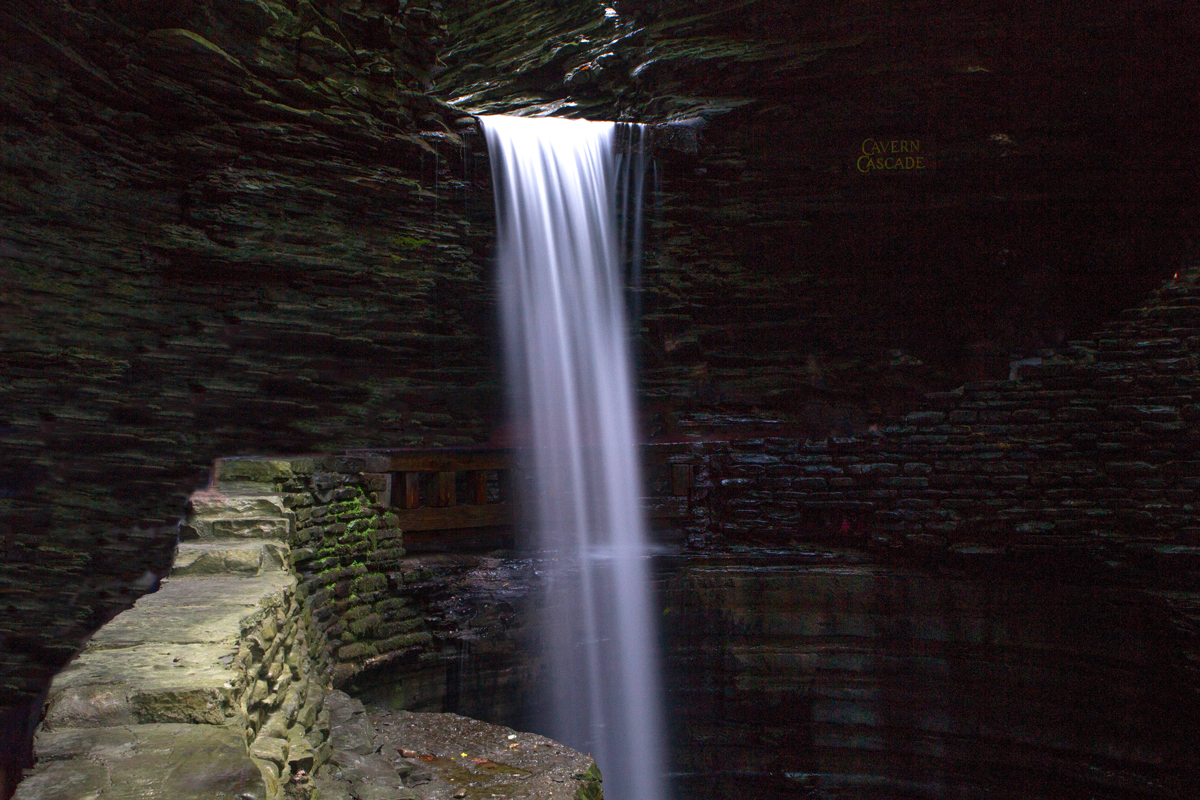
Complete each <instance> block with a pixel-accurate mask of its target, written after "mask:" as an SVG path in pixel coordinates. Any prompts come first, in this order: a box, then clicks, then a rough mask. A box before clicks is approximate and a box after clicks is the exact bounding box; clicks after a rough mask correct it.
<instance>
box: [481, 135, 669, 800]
mask: <svg viewBox="0 0 1200 800" xmlns="http://www.w3.org/2000/svg"><path fill="white" fill-rule="evenodd" d="M483 126H484V130H485V132H486V134H487V141H488V149H489V152H490V154H491V160H492V170H493V178H494V183H495V187H496V213H497V217H498V226H497V227H498V248H497V250H498V260H499V271H500V294H501V318H502V320H503V328H504V341H505V351H506V358H507V368H508V374H509V375H508V382H509V385H510V388H511V395H512V398H513V403H514V415H515V417H516V418H517V424H518V426H519V428H518V429H519V430H525V431H527V436H528V448H527V452H528V453H529V459H530V463H528V464H527V465H526V467H527V469H528V470H529V471H530V472H531V474H532V475H533V480H534V497H532V498H531V502H529V503H528V504H527V505H528V506H529V508H528V511H529V517H530V520H529V522H530V524H531V525H532V527H533V528H534V530H536V531H537V535H538V537H539V543H540V546H541V547H542V548H543V549H545V550H546V551H548V552H549V555H548V558H547V561H546V562H545V563H546V564H547V565H549V566H548V567H547V569H546V570H545V576H544V583H545V587H544V588H545V591H546V603H545V608H546V612H545V618H544V620H543V624H542V631H543V635H544V640H543V643H544V646H545V650H546V658H547V661H548V662H549V667H550V670H551V676H552V677H551V679H550V684H551V685H550V686H547V687H545V689H546V690H547V692H548V693H549V699H550V703H549V705H550V708H551V711H550V715H549V716H550V718H549V719H547V720H546V721H545V725H546V730H545V731H544V732H545V733H547V734H548V735H550V736H552V737H554V738H556V739H558V740H560V741H562V742H564V743H566V744H569V745H571V746H572V747H575V748H576V749H578V750H582V751H584V752H590V753H591V754H592V756H593V757H594V758H595V759H596V762H597V763H598V764H599V766H600V769H601V771H602V772H603V774H604V794H605V797H606V798H609V800H661V799H662V798H663V797H664V796H665V789H664V778H663V775H664V763H663V755H662V744H661V738H662V712H661V699H660V694H661V691H660V686H659V680H660V679H659V671H658V658H657V648H656V644H655V642H656V626H655V624H654V614H653V613H652V610H651V607H652V602H653V601H652V597H651V590H650V581H649V564H648V558H647V550H646V535H645V529H646V524H645V518H644V512H643V509H642V507H641V502H640V499H639V498H640V485H641V484H640V474H639V465H638V461H637V450H636V447H635V439H634V429H635V425H634V420H635V411H634V403H633V377H634V376H633V371H632V367H631V361H630V353H629V342H628V335H627V333H628V329H627V327H626V325H627V323H626V317H625V302H624V297H623V292H624V287H623V281H622V262H623V260H624V256H623V254H622V253H621V250H622V244H623V243H626V242H628V243H630V245H632V243H633V242H635V241H636V238H637V237H636V234H632V235H624V234H621V233H620V232H619V231H618V225H617V203H618V186H617V184H618V182H619V181H621V180H622V179H621V178H619V176H618V174H617V173H618V170H617V166H618V163H617V162H618V152H617V151H618V147H617V138H618V136H617V134H618V131H619V130H622V129H623V130H624V131H625V132H628V131H630V126H618V125H616V124H614V123H608V122H589V121H585V120H567V119H550V118H539V119H530V118H520V117H484V118H483ZM633 130H635V131H640V128H638V127H636V126H634V127H633ZM623 160H624V162H625V163H626V164H628V163H629V162H630V161H636V160H637V159H631V158H624V159H623ZM627 183H630V184H633V183H636V184H637V185H638V186H640V177H639V178H637V179H636V180H633V181H627ZM639 191H640V190H639ZM637 199H639V200H640V197H639V198H637ZM623 216H624V217H625V218H626V219H629V218H631V217H636V216H637V215H636V214H633V215H631V214H628V213H626V214H624V215H623Z"/></svg>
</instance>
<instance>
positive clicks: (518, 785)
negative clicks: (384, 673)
mask: <svg viewBox="0 0 1200 800" xmlns="http://www.w3.org/2000/svg"><path fill="white" fill-rule="evenodd" d="M326 706H327V707H329V708H330V709H331V720H332V723H333V728H332V733H331V737H330V741H331V743H332V745H333V747H334V752H333V756H332V757H331V759H330V762H329V767H328V768H327V769H326V770H325V771H324V772H323V774H322V776H321V777H320V778H318V779H317V780H316V781H315V782H314V783H315V787H316V790H317V794H316V795H315V796H316V797H317V798H318V800H330V799H331V798H337V799H338V800H341V799H342V798H346V797H352V798H354V800H376V798H378V800H385V798H390V799H391V800H451V799H452V798H472V800H482V799H483V798H491V797H502V798H524V797H531V798H532V797H545V798H559V799H560V800H568V798H570V799H572V800H599V798H601V797H602V792H601V790H600V783H601V781H600V774H599V771H598V769H597V768H596V765H595V762H594V761H592V759H591V758H589V757H587V756H585V755H583V754H581V753H578V752H576V751H574V750H571V749H570V748H568V747H564V746H563V745H561V744H558V743H557V742H553V741H551V740H549V739H547V738H545V737H543V736H538V735H536V734H532V733H521V732H518V731H515V730H513V729H512V728H507V727H503V726H499V725H491V724H488V723H485V722H480V721H479V720H475V719H470V718H468V717H462V716H459V715H457V714H439V713H427V712H412V711H391V710H388V709H386V708H383V707H381V706H375V705H372V706H369V707H364V706H363V704H362V703H361V702H360V701H358V700H355V699H352V698H350V697H349V696H347V695H345V694H343V693H341V692H333V693H331V695H330V697H329V699H328V700H327V701H326Z"/></svg>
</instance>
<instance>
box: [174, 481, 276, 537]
mask: <svg viewBox="0 0 1200 800" xmlns="http://www.w3.org/2000/svg"><path fill="white" fill-rule="evenodd" d="M295 521H296V515H295V513H294V512H292V511H291V510H290V509H288V508H287V507H285V505H284V502H283V495H282V494H280V493H279V492H271V491H265V490H264V489H263V487H262V486H255V485H253V484H250V485H239V484H231V485H222V486H220V487H210V488H208V489H202V490H200V491H198V492H193V493H192V495H191V497H189V498H188V515H187V520H186V521H185V522H184V524H183V525H181V526H180V536H181V538H183V539H185V540H199V541H219V540H227V539H276V540H281V541H286V540H287V537H288V534H289V533H290V532H291V530H292V528H293V527H294V525H295Z"/></svg>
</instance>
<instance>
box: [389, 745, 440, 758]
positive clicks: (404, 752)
mask: <svg viewBox="0 0 1200 800" xmlns="http://www.w3.org/2000/svg"><path fill="white" fill-rule="evenodd" d="M396 752H397V753H399V754H400V755H402V756H404V757H405V758H424V756H422V755H421V754H420V753H418V752H417V751H416V750H406V749H405V748H403V747H397V748H396ZM430 758H433V756H430Z"/></svg>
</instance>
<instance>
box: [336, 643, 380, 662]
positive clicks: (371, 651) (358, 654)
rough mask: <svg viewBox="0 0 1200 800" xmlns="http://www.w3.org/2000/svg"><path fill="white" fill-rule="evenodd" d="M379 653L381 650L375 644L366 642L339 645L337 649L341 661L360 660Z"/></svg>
mask: <svg viewBox="0 0 1200 800" xmlns="http://www.w3.org/2000/svg"><path fill="white" fill-rule="evenodd" d="M378 654H379V651H377V650H376V649H375V647H374V646H373V645H369V644H366V643H364V642H354V643H353V644H348V645H346V646H344V647H339V648H338V651H337V657H338V660H339V661H358V660H360V659H364V658H370V657H371V656H374V655H378Z"/></svg>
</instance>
